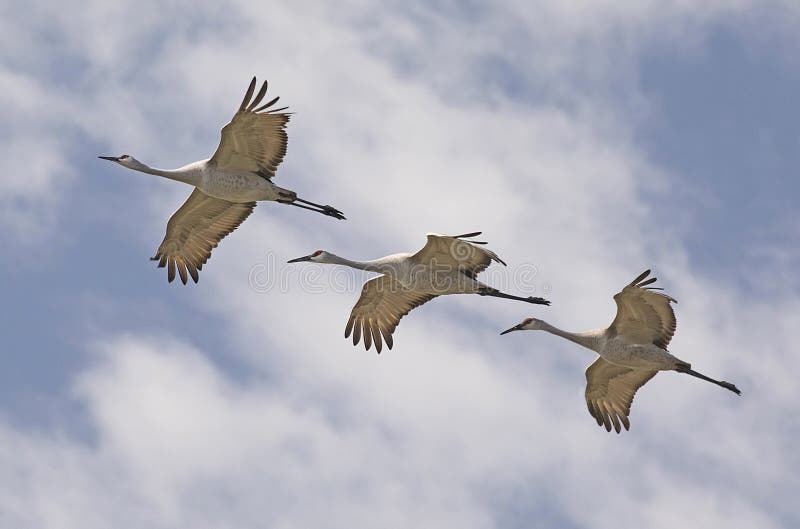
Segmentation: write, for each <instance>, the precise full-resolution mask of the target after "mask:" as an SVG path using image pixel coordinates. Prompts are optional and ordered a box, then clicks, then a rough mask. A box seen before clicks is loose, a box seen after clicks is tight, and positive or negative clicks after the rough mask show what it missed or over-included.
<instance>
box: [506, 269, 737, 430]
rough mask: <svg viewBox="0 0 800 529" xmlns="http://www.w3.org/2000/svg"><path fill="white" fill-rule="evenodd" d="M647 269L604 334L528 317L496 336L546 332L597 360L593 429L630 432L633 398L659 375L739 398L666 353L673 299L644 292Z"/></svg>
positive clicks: (592, 378)
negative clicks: (673, 374) (672, 374)
mask: <svg viewBox="0 0 800 529" xmlns="http://www.w3.org/2000/svg"><path fill="white" fill-rule="evenodd" d="M649 275H650V270H645V271H644V272H643V273H642V274H641V275H639V277H637V278H636V279H634V280H633V281H631V282H630V283H629V284H628V285H627V286H626V287H625V288H623V289H622V291H621V292H619V293H618V294H617V295H615V296H614V301H616V302H617V316H616V318H614V321H613V322H612V323H611V325H610V326H609V327H608V328H606V329H597V330H594V331H588V332H579V333H573V332H567V331H563V330H561V329H558V328H557V327H554V326H552V325H550V324H549V323H547V322H545V321H542V320H537V319H535V318H527V319H526V320H523V321H522V323H520V324H519V325H515V326H514V327H511V328H510V329H507V330H505V331H503V332H501V333H500V334H506V333H509V332H511V331H533V330H542V331H547V332H549V333H551V334H555V335H556V336H561V337H562V338H565V339H567V340H569V341H571V342H575V343H577V344H578V345H582V346H584V347H586V348H588V349H591V350H592V351H595V352H596V353H597V354H599V355H600V358H598V359H597V360H595V362H594V363H593V364H592V365H590V366H589V368H588V369H586V405H587V406H588V408H589V413H590V414H591V415H592V417H594V418H595V420H596V421H597V424H599V425H600V426H605V428H606V430H608V431H609V432H610V431H611V427H612V423H613V427H614V430H616V432H617V433H619V432H620V422H621V423H622V425H623V426H625V429H626V430H628V429H629V428H630V421H629V420H628V416H629V415H630V411H631V402H632V401H633V395H634V394H635V393H636V390H638V389H639V388H640V387H642V386H643V385H644V384H645V383H646V382H647V381H648V380H650V379H651V378H653V377H654V376H655V375H656V373H658V372H659V371H677V372H679V373H686V374H688V375H692V376H694V377H697V378H700V379H703V380H706V381H708V382H712V383H714V384H716V385H718V386H722V387H723V388H725V389H728V390H730V391H733V392H734V393H736V394H737V395H741V391H739V389H738V388H737V387H736V386H734V385H733V384H731V383H730V382H724V381H719V380H714V379H713V378H709V377H707V376H705V375H703V374H701V373H698V372H697V371H693V370H692V369H691V367H692V366H691V364H689V363H688V362H684V361H683V360H679V359H678V358H675V357H674V356H672V355H671V354H670V353H669V352H667V346H668V345H669V342H670V340H671V339H672V336H673V335H674V334H675V328H676V324H675V313H674V312H673V311H672V306H671V305H670V303H671V302H675V303H677V301H675V300H674V299H673V298H671V297H669V296H667V295H666V294H662V293H660V292H654V290H661V289H660V288H658V287H648V286H647V285H650V284H652V283H654V282H655V281H656V278H655V277H652V278H650V279H647V280H645V278H646V277H647V276H649Z"/></svg>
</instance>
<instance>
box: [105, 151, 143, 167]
mask: <svg viewBox="0 0 800 529" xmlns="http://www.w3.org/2000/svg"><path fill="white" fill-rule="evenodd" d="M98 158H100V159H101V160H108V161H109V162H117V163H118V164H120V165H124V166H126V167H128V166H129V165H131V163H134V164H135V163H138V162H137V160H136V158H134V157H133V156H130V155H128V154H123V155H122V156H98Z"/></svg>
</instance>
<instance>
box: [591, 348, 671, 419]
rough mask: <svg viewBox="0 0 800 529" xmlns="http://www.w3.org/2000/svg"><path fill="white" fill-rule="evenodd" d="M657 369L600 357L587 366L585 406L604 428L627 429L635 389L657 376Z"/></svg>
mask: <svg viewBox="0 0 800 529" xmlns="http://www.w3.org/2000/svg"><path fill="white" fill-rule="evenodd" d="M656 373H658V371H652V370H649V369H632V368H629V367H623V366H618V365H616V364H612V363H610V362H608V361H606V360H604V359H603V358H602V357H600V358H598V359H597V360H595V362H594V363H593V364H592V365H590V366H589V367H588V368H587V369H586V406H587V407H588V408H589V413H590V414H591V416H592V417H594V419H595V420H596V421H597V424H598V425H600V426H604V427H605V429H606V430H607V431H609V432H610V431H611V429H612V428H613V429H614V430H615V431H616V432H617V433H619V432H620V431H621V429H622V427H624V428H625V429H626V430H628V429H630V427H631V423H630V420H629V419H628V416H629V415H630V413H631V403H632V402H633V396H634V395H635V394H636V390H638V389H639V388H640V387H642V386H643V385H644V384H645V383H646V382H647V381H648V380H650V379H651V378H653V377H654V376H656Z"/></svg>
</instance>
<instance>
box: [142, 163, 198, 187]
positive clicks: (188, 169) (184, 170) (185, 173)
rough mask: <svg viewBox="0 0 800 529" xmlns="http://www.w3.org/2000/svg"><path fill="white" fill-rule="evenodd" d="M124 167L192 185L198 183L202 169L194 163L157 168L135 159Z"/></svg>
mask: <svg viewBox="0 0 800 529" xmlns="http://www.w3.org/2000/svg"><path fill="white" fill-rule="evenodd" d="M126 167H128V168H129V169H133V170H134V171H139V172H141V173H147V174H153V175H158V176H163V177H164V178H169V179H170V180H177V181H178V182H183V183H185V184H190V185H193V186H197V185H199V184H200V180H201V178H202V170H201V169H200V168H199V167H196V166H195V164H189V165H185V166H183V167H179V168H178V169H157V168H155V167H150V166H149V165H147V164H143V163H142V162H139V161H137V162H136V163H130V164H128V165H126Z"/></svg>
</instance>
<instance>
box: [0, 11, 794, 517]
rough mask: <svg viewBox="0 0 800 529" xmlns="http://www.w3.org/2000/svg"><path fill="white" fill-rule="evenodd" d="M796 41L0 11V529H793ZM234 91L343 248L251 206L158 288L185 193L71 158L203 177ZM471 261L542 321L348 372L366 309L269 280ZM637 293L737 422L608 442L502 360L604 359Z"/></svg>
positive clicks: (476, 310) (316, 19)
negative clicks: (259, 111)
mask: <svg viewBox="0 0 800 529" xmlns="http://www.w3.org/2000/svg"><path fill="white" fill-rule="evenodd" d="M799 15H800V12H798V10H797V8H796V7H794V6H793V5H792V4H790V3H780V2H772V3H768V4H763V3H756V2H752V3H751V2H746V1H740V2H736V3H730V2H709V3H706V4H705V5H704V6H703V7H697V6H687V5H682V4H681V3H656V2H614V3H606V2H549V1H542V2H536V3H534V4H533V5H531V4H530V3H527V2H525V3H522V2H520V3H515V2H501V3H495V4H493V5H492V6H491V7H486V6H481V5H477V4H475V5H470V4H457V3H451V2H438V3H433V4H432V3H428V2H419V3H416V2H405V3H402V4H397V5H388V4H387V5H383V6H377V5H371V4H369V3H363V2H350V3H344V4H341V5H340V6H337V8H335V9H334V8H333V7H327V6H325V5H323V4H315V3H313V2H307V3H295V4H292V5H291V6H288V5H283V4H262V5H257V6H256V5H248V3H246V2H236V3H233V4H231V5H230V6H229V7H228V8H226V9H222V8H219V7H216V6H215V5H214V3H211V2H170V3H158V2H152V3H151V2H144V3H143V2H136V3H134V2H116V3H114V4H113V5H107V4H105V3H101V2H93V1H86V2H80V3H78V2H75V3H74V4H73V5H71V6H70V5H65V4H63V3H61V4H55V3H53V4H52V5H51V4H49V3H47V2H33V3H30V2H26V3H22V2H11V3H7V4H5V5H4V6H3V7H2V8H0V104H2V107H3V108H4V109H5V110H4V112H3V114H2V116H0V139H2V142H0V157H1V158H2V159H3V168H4V174H5V176H4V178H3V181H2V183H0V211H2V213H0V223H2V227H3V228H2V230H0V243H2V245H3V247H4V251H3V252H2V254H0V271H2V275H3V277H4V280H3V282H2V284H3V292H4V298H5V299H6V307H7V310H5V311H4V312H3V317H2V319H0V335H2V336H3V338H4V341H3V343H4V348H3V349H4V351H5V356H4V358H5V364H4V369H3V370H2V371H0V446H2V447H3V450H2V452H0V457H2V461H0V481H2V483H3V486H4V490H7V491H9V492H8V493H7V494H4V495H2V497H1V498H0V522H2V523H0V525H2V526H3V527H5V526H9V527H12V526H13V527H25V528H27V527H36V528H39V527H42V528H57V527H76V526H81V527H87V528H95V527H97V528H101V527H102V528H104V527H121V528H125V527H142V526H150V527H154V528H172V527H187V526H190V527H200V528H202V527H209V528H210V527H220V526H225V527H262V526H263V527H272V528H275V527H281V528H283V527H285V528H293V527H298V528H299V527H348V528H352V527H409V526H421V527H450V526H453V527H456V526H457V527H461V528H473V527H474V528H492V527H530V526H545V525H557V526H559V527H577V528H582V527H617V526H618V524H619V520H627V521H629V522H630V523H631V524H632V525H635V526H642V527H653V528H659V527H675V526H678V525H680V526H682V527H703V528H709V527H791V526H796V525H797V523H798V522H800V511H798V509H797V507H796V505H795V502H794V492H793V491H794V490H797V488H798V487H799V486H800V483H798V478H797V476H798V471H800V459H798V456H797V454H796V450H795V449H794V444H795V442H796V441H795V440H796V438H797V435H798V433H799V430H800V417H798V413H797V411H796V404H795V402H796V390H795V387H796V383H795V380H794V377H793V373H796V372H797V371H798V368H800V365H798V359H797V354H796V346H795V345H794V333H795V330H794V329H795V327H796V325H797V314H798V311H799V310H800V289H799V288H798V286H797V285H798V283H797V281H796V278H795V273H794V272H795V270H796V269H797V265H798V264H800V250H798V242H800V228H798V219H800V215H798V213H800V212H798V205H797V204H798V200H797V197H798V195H800V184H798V183H797V182H798V180H797V178H796V176H797V169H796V168H797V166H798V164H797V162H798V154H797V153H798V152H800V151H798V147H800V125H798V123H800V121H799V120H798V109H797V106H796V104H795V101H794V99H795V98H796V97H795V95H796V94H797V93H800V63H798V61H797V58H796V57H795V56H794V54H792V53H791V50H793V49H796V46H797V44H798V42H797V36H796V35H797V34H798V31H797V29H798V27H799V26H800V17H799ZM252 75H258V76H259V78H267V79H269V81H270V93H271V94H273V95H280V96H281V101H282V102H285V104H287V105H289V106H290V107H291V110H293V111H295V112H296V115H295V116H293V118H292V121H291V123H290V124H289V138H290V140H289V150H288V154H287V157H286V159H285V161H284V163H283V164H282V165H281V166H280V169H279V171H278V178H277V179H276V183H278V184H279V185H282V186H285V187H288V188H290V189H294V190H296V191H298V193H300V195H301V196H306V197H308V198H310V199H312V200H315V201H316V200H318V201H321V202H324V203H330V204H334V205H336V206H337V207H338V208H340V209H342V210H343V211H344V212H345V214H347V216H348V219H349V220H348V221H347V222H346V223H344V222H342V223H337V222H333V221H332V220H331V219H328V218H325V217H322V216H318V215H312V214H308V215H304V213H305V212H303V211H300V210H296V209H294V208H287V207H283V206H280V205H277V204H270V203H264V204H260V205H259V206H258V207H257V208H256V211H255V212H254V214H253V215H252V216H251V218H250V219H248V221H247V222H246V223H245V224H243V225H242V227H241V228H240V229H238V230H237V231H236V232H235V233H234V234H233V235H231V236H230V237H229V238H227V239H225V241H223V243H222V244H221V245H220V247H219V248H218V249H217V250H215V252H214V254H213V257H212V259H211V261H210V262H209V264H208V265H207V266H206V267H205V268H204V271H203V273H202V276H201V280H200V283H199V284H198V285H192V286H186V287H183V286H181V285H175V284H172V285H169V284H167V282H166V277H165V275H166V274H165V273H163V272H164V271H163V270H158V269H156V268H155V267H154V265H153V264H152V263H151V262H149V261H148V260H147V258H148V257H149V256H151V255H152V254H153V253H154V250H155V248H156V247H157V245H158V243H159V242H160V240H161V238H162V236H163V230H164V226H165V223H166V220H167V219H168V217H169V215H171V213H172V212H173V211H174V210H175V209H177V207H178V206H179V205H180V204H181V203H182V201H183V200H184V199H185V197H186V196H188V194H189V191H190V190H189V189H188V188H187V187H186V186H183V185H182V184H178V183H176V182H169V181H160V180H159V179H157V178H155V177H152V176H149V175H142V174H136V173H133V172H127V171H125V170H123V169H121V168H119V167H116V166H112V165H111V164H108V163H106V162H103V161H102V160H98V159H97V158H96V156H97V155H101V154H103V155H105V154H122V153H127V154H132V155H134V156H136V157H137V158H138V159H140V160H142V161H144V162H147V163H150V164H151V165H154V166H157V167H177V166H180V165H183V164H185V163H187V162H190V161H194V160H196V159H200V158H204V157H207V156H209V155H210V154H211V152H213V149H214V148H215V147H216V144H217V141H218V137H219V136H218V134H219V129H220V128H221V126H222V125H223V124H224V123H226V122H227V120H228V119H229V118H230V116H231V115H232V112H233V111H234V110H235V108H236V105H237V104H238V102H239V100H240V98H241V95H242V93H243V91H244V89H245V88H246V85H247V83H248V82H249V79H250V78H251V77H252ZM473 230H483V231H484V236H485V238H486V240H488V241H489V242H490V247H491V248H492V249H493V250H495V251H496V252H497V253H498V254H499V255H500V256H501V257H503V258H504V260H506V261H507V262H508V263H509V266H508V268H506V269H502V270H501V269H495V270H492V269H490V271H489V273H488V279H487V280H488V281H489V282H491V283H492V284H497V285H500V286H504V287H506V288H508V289H511V290H518V291H521V290H525V289H533V290H534V291H535V292H537V293H539V294H541V292H543V291H544V290H547V291H548V297H549V298H550V299H551V300H552V301H553V305H552V307H550V308H546V309H545V308H533V309H531V308H529V307H527V306H521V305H519V304H514V303H509V302H504V301H502V300H491V299H485V298H477V297H473V296H463V297H450V298H444V299H440V300H436V302H434V303H430V304H427V305H425V306H424V307H423V308H420V309H418V310H416V311H414V312H413V313H412V314H410V315H409V316H408V317H406V318H405V319H404V320H403V322H402V324H401V325H400V326H399V327H398V331H397V333H396V334H395V348H394V349H393V350H392V351H388V352H386V354H382V355H381V356H380V357H378V356H376V355H374V354H373V353H372V352H365V351H364V350H363V349H357V348H353V347H352V345H351V344H350V343H349V342H347V341H345V340H344V339H343V338H342V334H343V330H344V324H345V323H346V320H347V316H348V314H349V310H350V308H351V307H352V305H353V303H355V300H356V298H357V296H358V290H359V288H360V287H359V286H358V285H359V284H360V280H361V279H362V278H363V277H364V276H362V275H361V274H351V273H349V272H348V273H347V275H341V273H339V272H336V271H334V270H330V269H325V270H323V271H321V274H322V275H321V276H319V277H316V278H314V279H313V280H309V277H308V276H307V275H303V274H304V272H302V270H301V268H298V267H294V268H289V267H286V266H284V265H282V263H283V262H284V261H285V260H286V259H289V258H292V257H297V256H299V255H305V254H307V253H309V252H310V251H312V250H314V249H317V248H325V249H328V250H331V251H334V252H336V253H338V254H341V255H346V256H349V257H352V258H355V259H361V258H364V259H366V258H373V257H377V256H381V255H385V254H388V253H394V252H398V251H409V250H413V249H415V248H418V247H419V246H421V245H422V244H423V243H424V234H425V233H426V232H428V231H435V232H443V233H463V232H467V231H473ZM261 265H267V270H268V272H267V273H268V274H272V275H271V276H269V277H272V278H280V281H278V284H279V285H280V286H278V287H276V288H273V289H271V290H270V291H268V292H260V291H258V290H257V289H254V288H253V287H252V285H251V284H250V282H249V276H250V274H251V272H252V271H253V270H254V267H258V266H261ZM648 267H650V268H653V269H654V271H655V272H656V275H658V277H659V279H660V281H661V282H662V283H663V286H664V287H666V288H667V289H668V291H669V293H670V294H671V295H674V296H675V297H676V298H677V299H678V300H679V301H680V303H679V304H678V305H677V307H676V312H677V317H678V331H677V334H676V337H675V340H674V342H673V344H672V348H673V351H674V352H675V354H676V355H677V356H679V357H681V358H684V359H686V360H688V361H691V362H692V363H693V365H694V367H695V368H696V369H698V370H700V371H702V372H705V373H708V374H709V375H711V376H715V377H719V378H723V379H726V380H731V381H734V382H736V383H737V385H738V386H739V387H740V388H741V389H742V390H743V392H744V395H743V396H742V397H741V398H735V397H734V396H732V395H730V394H727V392H723V391H721V390H719V389H718V388H715V387H713V386H711V385H706V384H702V383H700V382H699V381H696V380H692V379H689V377H682V376H679V375H677V374H673V373H664V374H661V375H659V376H658V377H656V378H655V379H654V380H653V381H652V382H651V383H649V384H648V385H647V386H646V387H645V388H644V389H643V390H641V391H640V393H639V394H638V395H637V397H636V400H635V402H634V405H633V409H632V416H631V422H632V428H631V431H630V432H626V433H624V434H622V435H619V436H617V435H609V434H607V433H606V432H605V431H604V430H602V429H600V428H598V427H597V426H596V424H595V423H594V421H593V420H592V419H591V417H590V416H589V415H588V414H587V412H586V409H585V404H584V402H583V385H584V375H583V371H584V369H585V367H586V365H588V364H589V363H590V362H591V360H592V357H591V355H590V354H588V352H585V351H581V350H578V349H576V347H574V346H572V345H571V344H568V343H560V341H558V340H557V339H555V338H554V337H551V336H547V335H540V334H534V333H518V335H510V336H504V337H502V338H501V337H499V336H497V333H498V332H499V331H500V330H502V329H505V328H508V327H509V326H510V325H513V324H515V323H517V322H518V321H519V320H521V319H522V318H524V317H526V316H537V317H542V318H544V319H547V320H548V321H551V322H552V323H554V324H556V325H559V326H562V327H565V328H568V329H573V330H582V329H590V328H596V327H601V326H605V325H607V324H608V322H610V321H611V319H612V318H613V314H614V303H613V301H612V299H611V296H612V295H613V294H614V293H615V292H616V291H617V290H618V289H619V288H620V287H621V286H623V285H624V284H625V283H626V282H627V281H629V280H630V279H632V278H633V277H635V276H636V275H637V274H638V273H639V272H640V271H641V270H643V269H645V268H648ZM534 268H535V270H536V271H537V273H536V275H535V276H534V277H532V278H530V277H529V278H528V279H527V280H525V281H521V280H520V279H519V278H520V277H521V274H523V273H524V272H525V271H526V270H531V269H534ZM343 277H344V278H349V279H350V280H351V282H352V284H354V285H355V286H354V287H351V288H349V289H347V288H346V289H333V288H326V285H329V284H330V283H329V282H330V281H331V280H337V281H340V280H342V278H343ZM309 281H310V282H311V284H309Z"/></svg>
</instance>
